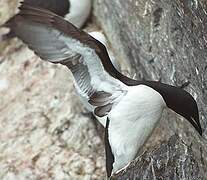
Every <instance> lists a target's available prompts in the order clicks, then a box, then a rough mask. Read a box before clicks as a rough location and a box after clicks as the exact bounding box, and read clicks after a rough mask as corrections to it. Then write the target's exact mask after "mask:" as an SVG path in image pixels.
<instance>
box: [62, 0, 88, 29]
mask: <svg viewBox="0 0 207 180" xmlns="http://www.w3.org/2000/svg"><path fill="white" fill-rule="evenodd" d="M70 5H71V7H70V12H69V14H68V15H66V16H65V19H67V20H68V21H69V22H71V23H72V24H74V25H75V26H76V27H78V28H80V27H81V26H83V24H84V23H85V21H86V19H87V18H88V16H89V14H90V11H91V0H70Z"/></svg>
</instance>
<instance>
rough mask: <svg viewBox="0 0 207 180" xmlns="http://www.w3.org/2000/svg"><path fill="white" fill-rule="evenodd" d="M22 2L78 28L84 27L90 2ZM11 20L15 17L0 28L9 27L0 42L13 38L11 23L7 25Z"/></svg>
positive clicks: (88, 13)
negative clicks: (45, 10)
mask: <svg viewBox="0 0 207 180" xmlns="http://www.w3.org/2000/svg"><path fill="white" fill-rule="evenodd" d="M23 2H24V3H25V4H27V5H29V6H32V7H38V8H42V9H47V10H49V11H51V12H53V13H55V14H57V15H59V16H62V17H64V18H65V19H66V20H68V21H69V22H70V23H72V24H73V25H75V26H76V27H78V28H81V27H82V26H83V25H84V23H85V21H86V20H87V18H88V17H89V15H90V12H91V0H24V1H23ZM13 18H15V15H14V16H13V17H12V18H10V19H9V20H8V21H7V22H6V23H5V24H3V25H1V26H0V27H5V26H6V24H7V25H8V24H10V27H9V26H6V27H7V28H9V32H8V33H7V34H4V35H2V36H1V37H0V40H3V41H4V40H8V39H11V38H14V37H15V34H14V33H13V28H14V27H13V25H12V23H9V22H12V20H13Z"/></svg>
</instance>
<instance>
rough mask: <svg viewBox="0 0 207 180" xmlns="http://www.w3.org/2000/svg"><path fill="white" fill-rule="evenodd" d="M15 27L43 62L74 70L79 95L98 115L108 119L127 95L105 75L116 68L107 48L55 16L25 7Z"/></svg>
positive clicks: (16, 19) (17, 17) (22, 7)
mask: <svg viewBox="0 0 207 180" xmlns="http://www.w3.org/2000/svg"><path fill="white" fill-rule="evenodd" d="M13 24H14V25H15V28H14V31H15V34H16V36H17V37H19V38H20V39H21V40H22V41H23V42H25V43H26V44H27V45H28V47H29V48H30V49H32V50H33V51H34V52H35V53H36V54H37V55H38V56H39V57H40V58H41V59H43V60H45V61H49V62H52V63H61V64H63V65H66V66H67V67H68V68H69V69H70V70H71V72H72V74H73V76H74V79H75V83H76V87H77V89H78V91H79V94H80V95H81V96H83V97H86V98H87V99H88V103H89V104H90V105H92V106H93V107H94V110H95V113H96V115H98V116H100V117H102V116H105V115H107V113H108V112H109V111H110V110H111V108H112V106H113V104H114V101H115V99H116V98H117V97H120V95H121V94H123V91H122V90H120V84H119V82H120V81H117V80H115V79H113V78H112V77H111V76H109V74H107V73H106V71H104V68H105V69H106V68H110V67H112V68H113V65H112V64H111V61H110V59H109V57H108V54H107V51H106V48H105V46H104V45H102V44H101V43H100V42H99V41H97V40H96V39H94V38H93V37H91V36H90V35H88V34H87V33H85V32H83V31H81V30H79V29H77V28H76V27H75V26H73V25H72V24H71V23H69V22H67V21H65V20H64V19H63V18H61V17H59V16H57V15H55V14H53V13H52V12H50V11H48V10H43V9H39V8H36V7H30V6H28V5H27V4H25V3H23V5H22V6H21V7H20V12H19V14H18V15H17V16H15V18H14V20H13ZM107 61H108V63H107ZM120 83H121V82H120ZM106 87H108V88H106ZM117 92H118V93H117ZM116 93H117V94H116Z"/></svg>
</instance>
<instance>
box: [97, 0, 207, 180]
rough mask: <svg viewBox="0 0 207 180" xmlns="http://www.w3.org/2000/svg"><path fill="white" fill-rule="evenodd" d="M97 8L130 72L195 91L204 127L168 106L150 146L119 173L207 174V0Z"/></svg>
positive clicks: (100, 3)
mask: <svg viewBox="0 0 207 180" xmlns="http://www.w3.org/2000/svg"><path fill="white" fill-rule="evenodd" d="M94 11H95V13H94V14H95V17H96V18H97V22H98V23H99V24H100V26H101V27H102V28H103V29H104V31H105V33H106V34H107V36H108V37H109V40H110V42H111V45H112V47H113V48H114V50H115V54H116V55H117V58H118V59H119V60H120V61H122V63H123V64H124V65H125V66H127V67H128V68H126V67H124V69H130V73H129V74H130V76H131V77H135V78H137V79H150V80H159V81H162V82H165V83H168V84H173V85H175V86H181V87H182V88H184V89H185V90H187V91H188V92H190V93H191V94H192V95H193V96H194V98H195V99H196V101H197V103H198V107H199V113H200V120H201V124H202V128H203V131H204V135H203V137H199V135H198V134H197V133H196V131H195V130H194V129H193V128H192V126H191V125H190V124H189V123H187V121H186V120H185V119H182V118H181V117H178V116H176V115H175V113H172V112H170V111H168V112H165V113H164V115H163V118H162V120H161V122H160V124H159V126H158V127H157V128H156V130H155V131H154V133H153V134H152V137H151V138H150V139H149V141H148V142H147V144H146V146H145V147H144V148H143V150H142V151H147V152H145V153H144V154H143V155H140V157H138V158H137V160H135V162H134V166H133V167H131V168H129V169H127V170H126V172H125V173H122V174H120V175H118V176H116V178H118V179H149V180H151V179H189V180H190V179H207V159H206V157H207V156H206V155H207V142H206V138H207V98H206V97H207V3H206V1H204V0H203V1H202V0H200V1H198V0H184V1H181V0H129V1H125V0H117V1H108V0H96V1H94ZM175 133H176V134H178V136H174V134H175ZM170 137H172V138H170ZM178 137H179V138H178ZM174 146H176V147H174ZM153 149H155V150H153ZM184 149H185V150H184ZM164 154H167V155H166V156H167V157H164V158H163V157H162V155H164ZM149 157H150V159H149ZM167 159H168V160H167ZM166 162H167V163H166ZM179 163H180V164H179ZM160 168H161V170H160ZM169 172H170V173H169ZM168 173H169V174H168Z"/></svg>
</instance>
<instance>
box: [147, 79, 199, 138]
mask: <svg viewBox="0 0 207 180" xmlns="http://www.w3.org/2000/svg"><path fill="white" fill-rule="evenodd" d="M147 83H148V84H147V85H148V86H150V87H152V88H153V89H155V90H156V91H158V92H159V93H160V94H161V95H162V97H163V99H164V100H165V103H166V105H167V107H168V108H170V109H172V110H173V111H175V112H176V113H178V114H180V115H181V116H183V117H184V118H185V119H187V120H188V121H189V122H190V123H191V124H192V125H193V126H194V128H195V129H196V130H197V131H198V132H199V134H200V135H202V128H201V125H200V122H199V113H198V106H197V103H196V101H195V99H194V98H193V97H192V96H191V95H190V94H189V93H188V92H186V91H184V90H183V89H181V88H178V87H174V86H170V85H166V84H162V83H159V82H147Z"/></svg>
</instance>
